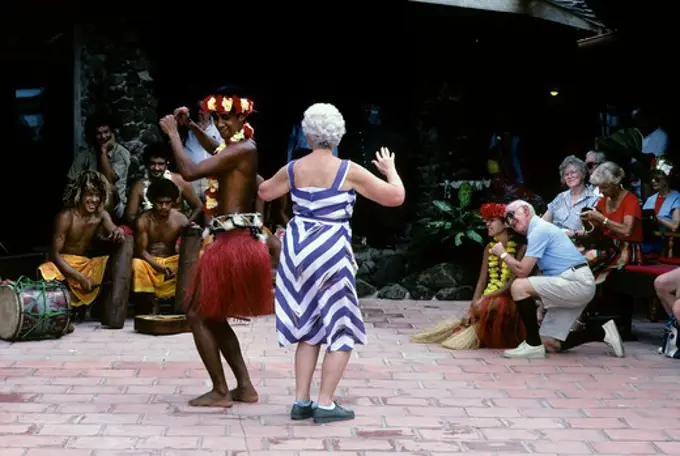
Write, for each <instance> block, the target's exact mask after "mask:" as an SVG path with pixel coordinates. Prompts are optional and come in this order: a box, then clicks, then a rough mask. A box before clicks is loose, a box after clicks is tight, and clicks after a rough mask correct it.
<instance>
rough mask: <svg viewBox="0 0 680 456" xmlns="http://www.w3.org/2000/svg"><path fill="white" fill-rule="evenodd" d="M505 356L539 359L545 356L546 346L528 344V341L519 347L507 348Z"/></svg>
mask: <svg viewBox="0 0 680 456" xmlns="http://www.w3.org/2000/svg"><path fill="white" fill-rule="evenodd" d="M503 358H524V359H539V358H545V347H544V346H543V344H541V345H538V346H536V347H534V346H531V345H529V344H527V342H526V341H524V342H522V343H521V344H519V346H518V347H517V348H513V349H510V350H505V351H504V352H503Z"/></svg>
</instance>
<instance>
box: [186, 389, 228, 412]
mask: <svg viewBox="0 0 680 456" xmlns="http://www.w3.org/2000/svg"><path fill="white" fill-rule="evenodd" d="M189 405H191V406H192V407H223V408H229V407H231V406H233V405H234V400H233V399H232V397H231V394H230V393H227V394H222V393H219V392H217V391H215V390H213V391H210V392H208V393H205V394H204V395H202V396H198V397H197V398H195V399H192V400H190V401H189Z"/></svg>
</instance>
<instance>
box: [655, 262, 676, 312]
mask: <svg viewBox="0 0 680 456" xmlns="http://www.w3.org/2000/svg"><path fill="white" fill-rule="evenodd" d="M678 285H680V268H678V269H674V270H672V271H669V272H667V273H665V274H661V275H660V276H659V277H657V278H656V279H655V280H654V289H655V290H656V295H657V296H658V297H659V301H661V305H662V306H663V309H664V311H665V312H666V315H670V314H671V313H672V312H673V303H674V302H675V300H676V299H677V298H676V291H677V290H678V288H680V287H678Z"/></svg>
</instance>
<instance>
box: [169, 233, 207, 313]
mask: <svg viewBox="0 0 680 456" xmlns="http://www.w3.org/2000/svg"><path fill="white" fill-rule="evenodd" d="M202 233H203V230H202V229H201V228H198V227H195V226H188V227H186V228H185V229H184V232H183V233H182V242H181V243H180V246H179V266H178V268H177V286H176V289H175V313H177V314H184V313H185V312H186V303H185V302H184V290H186V289H187V287H188V286H189V283H190V281H191V273H192V269H193V267H194V263H195V262H196V260H198V256H199V254H200V252H201V245H202V243H203V239H202V238H201V234H202Z"/></svg>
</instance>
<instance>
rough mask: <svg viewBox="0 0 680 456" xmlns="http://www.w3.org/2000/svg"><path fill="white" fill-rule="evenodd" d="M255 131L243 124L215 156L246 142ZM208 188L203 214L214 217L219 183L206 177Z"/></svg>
mask: <svg viewBox="0 0 680 456" xmlns="http://www.w3.org/2000/svg"><path fill="white" fill-rule="evenodd" d="M254 134H255V131H254V130H253V127H251V126H250V124H249V123H245V124H243V128H242V129H241V130H240V131H239V132H238V133H236V134H235V135H234V136H232V137H231V138H229V140H228V141H226V142H225V143H224V144H222V145H221V146H220V147H218V148H217V149H216V150H215V154H218V153H220V152H222V151H223V150H224V149H225V148H226V147H227V146H229V145H231V144H236V143H239V142H241V141H243V140H248V139H250V138H252V137H253V135H254ZM207 180H208V188H207V189H206V190H205V212H206V213H207V214H208V215H214V214H215V209H216V208H217V190H219V188H220V183H219V181H218V180H217V177H215V176H208V178H207Z"/></svg>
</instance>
